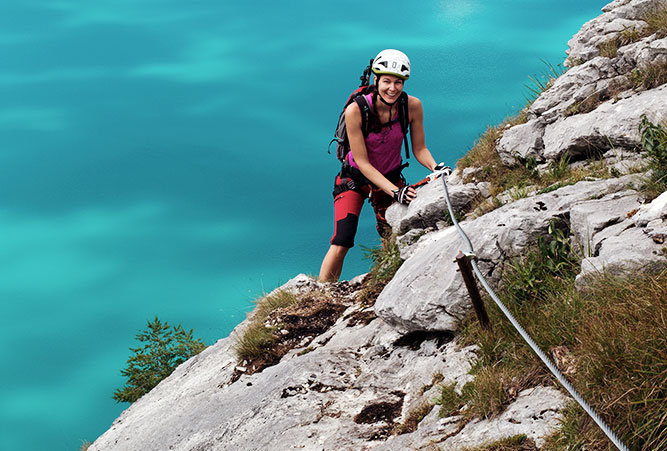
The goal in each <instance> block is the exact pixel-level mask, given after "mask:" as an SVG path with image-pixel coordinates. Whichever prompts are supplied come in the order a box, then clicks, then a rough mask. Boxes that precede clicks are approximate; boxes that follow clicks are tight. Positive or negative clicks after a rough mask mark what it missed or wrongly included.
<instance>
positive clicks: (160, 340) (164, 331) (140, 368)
mask: <svg viewBox="0 0 667 451" xmlns="http://www.w3.org/2000/svg"><path fill="white" fill-rule="evenodd" d="M192 333H193V332H192V329H190V331H189V332H186V331H185V330H184V329H183V328H182V327H181V326H180V324H179V325H178V326H175V327H174V326H170V325H169V324H168V323H166V322H165V323H164V324H163V323H162V322H161V321H160V320H159V319H158V317H157V316H156V317H155V320H153V321H148V328H147V329H145V330H143V331H141V332H140V333H139V334H137V337H136V338H137V340H139V342H141V343H144V345H143V346H142V347H138V348H130V351H132V353H133V355H132V356H130V358H129V359H127V368H125V369H124V370H121V372H120V373H121V374H122V375H123V376H124V377H127V383H126V385H125V387H123V388H122V389H118V390H116V391H115V392H114V394H113V398H114V399H115V400H116V401H117V402H129V403H132V402H134V401H136V400H137V399H139V398H140V397H142V396H143V395H144V394H145V393H148V392H149V391H150V390H151V389H152V388H153V387H155V386H156V385H157V384H159V383H160V381H161V380H162V379H164V378H166V377H167V376H169V375H170V374H171V373H172V372H173V371H174V370H175V369H176V367H177V366H178V365H180V364H181V363H183V362H185V361H186V360H187V359H188V358H190V357H192V356H193V355H196V354H198V353H200V352H201V351H203V350H204V348H206V344H205V343H204V342H203V341H202V340H201V339H199V338H198V339H196V340H195V339H194V338H193V337H192Z"/></svg>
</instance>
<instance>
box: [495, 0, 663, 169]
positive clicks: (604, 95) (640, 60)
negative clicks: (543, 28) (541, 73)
mask: <svg viewBox="0 0 667 451" xmlns="http://www.w3.org/2000/svg"><path fill="white" fill-rule="evenodd" d="M664 4H665V2H664V0H634V1H629V0H618V1H614V2H612V3H610V4H609V5H607V6H605V7H604V8H603V11H605V12H604V14H602V15H601V16H599V17H597V18H595V19H593V20H591V21H589V22H587V23H586V24H585V25H584V26H583V27H582V29H581V31H580V32H579V33H577V34H576V35H575V36H574V37H573V38H572V39H571V40H570V42H569V47H570V49H569V51H568V52H567V53H568V55H569V56H568V58H567V59H566V60H565V65H566V66H571V67H572V68H571V69H570V70H568V71H567V72H565V73H564V74H562V75H561V76H560V77H558V79H556V80H555V81H554V83H553V86H551V87H550V88H549V89H548V90H546V91H545V92H544V93H542V94H541V95H540V96H539V97H538V98H537V99H536V100H535V102H533V104H532V105H531V106H530V107H529V108H528V110H527V117H528V121H527V122H526V123H525V124H521V125H518V126H514V127H512V128H510V129H509V130H507V131H506V132H505V133H504V134H503V136H502V138H501V139H500V141H499V143H498V153H499V155H500V157H501V159H502V160H503V162H504V163H505V164H508V165H513V164H517V163H520V162H524V161H528V160H535V161H536V162H538V163H542V162H545V161H554V160H558V159H560V158H562V157H565V156H567V157H569V158H570V159H572V160H577V159H581V158H586V157H588V156H590V155H593V154H596V153H603V152H604V151H605V150H608V149H615V150H617V151H620V150H633V149H636V148H637V147H638V144H639V141H638V137H639V134H638V127H637V126H638V124H639V121H640V118H641V116H642V115H646V116H647V117H648V118H649V120H651V121H652V122H654V123H659V122H661V121H664V120H665V119H667V113H666V112H667V100H666V99H667V91H666V88H665V86H661V87H660V86H658V87H655V88H652V89H648V90H647V92H645V93H642V94H640V95H633V91H634V90H636V89H638V88H637V86H636V84H633V81H632V80H633V79H635V80H636V79H637V77H638V76H641V74H642V71H644V72H647V71H649V72H650V71H651V68H652V67H657V65H661V64H663V65H664V64H665V62H667V37H662V38H661V37H660V36H659V35H657V34H652V35H649V36H644V37H642V38H640V39H639V40H638V41H637V42H632V41H633V39H629V38H627V39H626V38H624V37H623V36H625V35H630V34H629V31H632V32H633V34H634V33H636V34H637V36H641V34H642V33H646V30H647V29H648V24H647V23H646V22H645V20H644V19H645V18H646V14H647V13H648V12H650V11H652V10H654V9H655V8H658V7H659V6H661V5H662V6H663V7H664ZM624 33H625V34H624ZM608 43H611V45H613V46H614V49H616V47H618V48H617V50H615V52H616V56H613V57H612V56H611V55H610V56H602V55H601V50H600V47H601V46H603V45H604V44H608Z"/></svg>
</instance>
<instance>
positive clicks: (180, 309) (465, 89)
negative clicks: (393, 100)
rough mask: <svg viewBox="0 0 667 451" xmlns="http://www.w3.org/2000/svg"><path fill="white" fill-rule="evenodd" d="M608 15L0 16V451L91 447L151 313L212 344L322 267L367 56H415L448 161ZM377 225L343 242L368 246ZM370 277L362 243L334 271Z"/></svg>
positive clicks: (460, 11)
mask: <svg viewBox="0 0 667 451" xmlns="http://www.w3.org/2000/svg"><path fill="white" fill-rule="evenodd" d="M604 4H605V2H603V1H592V0H589V1H584V2H582V1H574V0H566V1H561V2H550V1H546V0H532V1H519V0H515V1H508V2H482V1H481V0H453V1H452V0H439V1H429V0H426V1H422V2H418V3H415V4H410V6H409V8H408V7H407V5H408V4H407V3H405V2H397V1H393V0H390V1H388V2H382V3H381V4H378V5H376V6H373V8H369V10H368V13H363V14H360V11H362V9H361V7H360V4H359V3H357V2H352V1H337V2H327V3H323V2H318V3H316V2H306V1H293V2H264V1H255V2H229V1H227V2H219V1H208V0H202V1H196V2H176V1H168V0H163V1H159V2H158V1H150V0H132V1H130V0H114V1H110V0H98V1H95V2H86V1H75V0H65V1H58V2H49V1H45V0H44V1H39V0H26V1H21V2H18V1H13V2H12V1H5V2H2V3H0V98H1V99H2V102H1V103H0V143H1V144H0V146H1V147H0V179H1V180H2V188H1V189H0V268H2V270H1V271H0V300H1V303H0V305H2V307H1V309H2V310H1V311H0V321H1V323H0V326H1V327H0V336H1V340H0V358H1V359H2V362H3V371H2V372H1V373H0V374H1V375H0V399H1V400H2V401H1V402H2V409H1V411H0V428H1V429H0V449H2V450H19V449H20V450H22V451H25V450H76V449H78V447H79V446H80V444H81V443H82V441H83V440H94V439H95V438H96V437H97V436H98V435H99V434H101V433H102V432H104V431H105V430H106V429H107V428H108V427H109V425H110V424H111V422H112V421H113V419H114V418H116V417H117V416H118V414H119V413H120V412H121V411H122V410H123V409H124V408H126V407H127V405H126V404H116V403H115V402H114V401H113V400H112V398H111V395H112V393H113V391H114V389H115V388H118V387H120V386H121V385H122V383H123V379H122V378H121V376H120V373H119V372H120V369H121V368H123V367H124V366H125V361H126V359H127V357H128V355H129V351H128V348H129V347H131V346H134V344H135V343H134V335H135V334H136V333H137V332H138V331H139V330H140V329H143V328H144V327H145V325H146V321H147V320H149V319H151V318H153V317H154V316H155V315H158V316H159V317H160V318H161V319H163V320H165V321H169V322H171V323H181V324H182V325H183V326H184V327H186V328H194V329H195V334H196V335H197V336H200V337H202V338H204V339H205V341H206V342H207V343H209V344H210V343H213V342H214V341H215V340H217V339H219V338H222V337H224V336H226V335H227V334H228V333H229V331H230V330H231V329H232V328H233V327H234V326H235V325H236V324H237V323H238V322H239V321H241V320H242V319H243V318H244V315H245V313H246V312H247V311H249V310H250V308H251V306H252V300H253V299H254V298H256V297H257V296H259V295H260V294H261V293H263V292H265V291H268V290H271V289H273V288H275V287H276V286H277V285H279V284H281V283H283V282H285V281H287V280H288V279H290V278H291V277H293V276H294V275H296V274H298V273H300V272H306V273H312V274H316V273H317V272H318V271H319V265H320V261H321V258H322V256H323V254H324V252H325V251H326V249H327V247H328V239H329V237H330V234H331V232H332V224H331V221H332V208H331V184H332V181H333V176H334V174H335V172H336V170H337V161H336V160H335V157H333V156H331V155H328V154H327V152H326V147H327V144H328V142H329V139H330V137H331V134H332V132H333V130H332V128H333V127H334V125H335V121H336V119H337V114H338V112H339V109H340V108H341V106H342V103H343V102H344V101H345V99H346V98H347V96H348V94H349V92H350V91H351V90H353V89H354V88H356V87H357V85H358V77H359V75H360V73H361V71H362V70H363V68H364V67H365V65H366V64H367V62H368V59H369V58H371V57H373V56H374V55H375V54H376V53H377V52H378V51H379V50H381V49H382V48H386V47H394V48H399V49H402V50H404V51H405V52H406V53H407V54H408V55H409V56H410V58H411V60H412V65H413V76H412V78H411V79H410V80H409V82H408V83H407V84H406V90H407V91H408V92H410V93H411V94H413V95H416V96H418V97H420V98H421V100H422V102H423V105H424V111H425V129H426V137H427V144H428V145H429V148H430V149H431V151H432V152H433V154H434V156H435V158H436V159H437V160H438V161H441V160H444V161H445V162H447V163H449V164H451V165H452V166H453V165H454V164H455V161H456V159H457V158H459V157H460V156H462V155H463V154H464V153H465V151H466V150H467V149H468V148H469V147H470V146H471V145H472V143H473V141H474V140H475V139H476V138H477V137H478V136H479V134H480V133H481V132H483V130H484V129H485V127H486V125H488V124H495V123H498V122H499V121H501V120H502V119H503V118H504V117H505V116H506V115H509V114H513V113H515V112H516V111H518V110H519V109H520V108H521V107H522V106H523V105H524V103H525V95H526V94H527V91H528V90H527V89H526V88H525V86H524V84H526V83H528V76H536V75H540V74H542V73H543V72H545V70H546V66H545V65H544V63H543V62H542V61H541V60H546V61H549V62H551V63H553V64H557V63H560V62H561V61H562V60H563V59H564V57H565V54H564V51H565V49H566V43H567V41H568V39H569V38H570V37H571V36H572V35H573V34H574V33H575V32H576V31H578V29H579V28H580V26H581V25H582V24H583V23H584V22H585V21H586V20H588V19H590V18H592V17H595V16H596V15H598V14H599V10H600V8H601V7H602V6H603V5H604ZM407 175H408V178H409V179H412V180H418V179H420V178H422V177H423V176H424V175H425V170H423V168H419V167H418V165H417V163H416V162H413V164H412V166H411V167H410V168H409V169H408V170H407ZM367 208H368V207H367ZM369 210H370V209H369ZM372 216H373V215H372V214H370V213H369V211H366V212H365V213H364V214H362V221H361V225H360V231H359V234H358V237H357V243H361V244H365V245H367V246H373V245H375V244H377V238H376V234H375V230H374V223H373V218H372ZM368 266H369V262H368V260H365V259H364V258H363V253H362V251H361V249H360V248H359V246H357V247H355V248H354V249H353V251H352V252H351V253H350V255H349V256H348V259H347V262H346V267H345V269H344V273H343V276H344V277H346V278H349V277H352V276H354V275H356V274H359V273H362V272H365V271H366V270H367V269H368Z"/></svg>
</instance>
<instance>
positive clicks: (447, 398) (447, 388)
mask: <svg viewBox="0 0 667 451" xmlns="http://www.w3.org/2000/svg"><path fill="white" fill-rule="evenodd" d="M435 403H436V404H438V405H440V410H439V412H438V414H439V415H440V416H441V417H443V418H445V417H450V416H452V415H456V414H457V413H458V412H459V410H460V409H461V407H463V404H464V399H463V397H462V396H461V395H460V394H459V393H458V392H457V391H456V383H452V384H449V385H443V386H442V388H441V389H440V397H439V398H438V399H436V400H435Z"/></svg>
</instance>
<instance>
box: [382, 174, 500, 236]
mask: <svg viewBox="0 0 667 451" xmlns="http://www.w3.org/2000/svg"><path fill="white" fill-rule="evenodd" d="M448 190H449V197H450V199H451V202H452V207H453V208H454V211H457V210H461V209H463V208H465V207H466V206H467V205H468V204H470V202H472V200H474V199H475V198H477V197H479V196H482V195H484V194H488V186H487V184H482V183H465V184H457V185H451V186H450V185H449V184H448ZM386 218H387V222H389V225H391V227H392V230H393V231H394V232H395V233H397V234H404V233H406V232H407V231H408V230H411V229H424V228H428V227H437V226H438V223H439V222H441V221H446V220H447V219H448V218H449V212H448V210H447V202H446V201H445V188H444V186H443V184H442V181H441V179H436V180H434V181H433V182H431V183H428V184H427V185H424V186H422V187H420V188H418V189H417V198H416V199H415V200H413V201H412V202H411V203H410V205H407V206H406V205H401V204H398V203H395V204H394V205H392V206H391V207H389V208H388V209H387V213H386Z"/></svg>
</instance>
